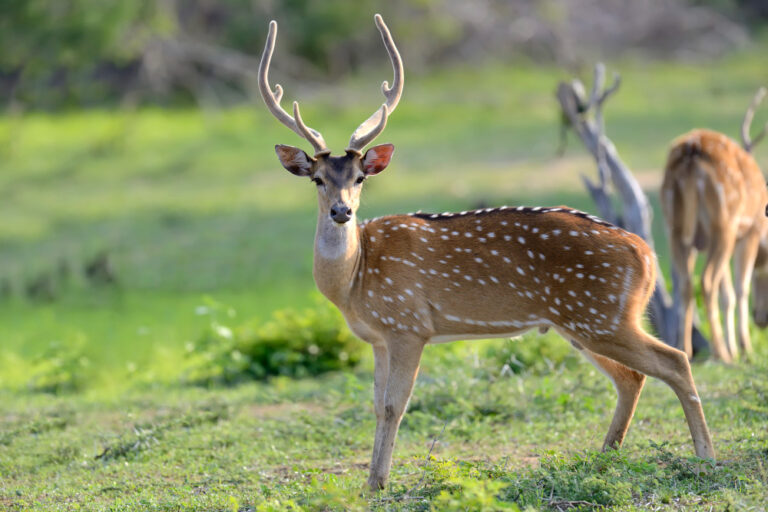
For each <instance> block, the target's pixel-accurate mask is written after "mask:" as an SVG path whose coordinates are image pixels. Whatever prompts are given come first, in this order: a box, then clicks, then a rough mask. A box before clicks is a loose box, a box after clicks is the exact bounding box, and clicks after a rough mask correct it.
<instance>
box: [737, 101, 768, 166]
mask: <svg viewBox="0 0 768 512" xmlns="http://www.w3.org/2000/svg"><path fill="white" fill-rule="evenodd" d="M766 94H768V91H767V90H766V89H765V87H761V88H759V89H758V90H757V93H755V97H754V98H752V103H750V105H749V108H748V109H747V112H746V113H745V114H744V121H743V122H742V123H741V142H742V145H743V146H744V150H745V151H746V152H747V153H749V152H751V151H752V148H754V147H755V144H757V143H758V142H760V140H761V139H762V138H763V137H764V136H765V131H766V130H768V123H765V126H763V129H762V130H761V131H760V133H758V134H757V135H756V136H755V138H754V139H750V137H749V128H750V126H751V125H752V119H753V118H754V117H755V110H756V109H757V107H758V106H759V105H760V103H761V102H762V101H763V98H765V95H766Z"/></svg>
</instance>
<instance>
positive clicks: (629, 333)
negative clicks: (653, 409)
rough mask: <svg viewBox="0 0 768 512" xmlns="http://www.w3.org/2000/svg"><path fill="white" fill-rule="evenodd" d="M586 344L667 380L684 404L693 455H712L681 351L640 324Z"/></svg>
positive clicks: (689, 368) (686, 364)
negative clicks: (691, 439)
mask: <svg viewBox="0 0 768 512" xmlns="http://www.w3.org/2000/svg"><path fill="white" fill-rule="evenodd" d="M585 342H587V340H585ZM586 346H587V348H588V349H589V350H591V351H593V352H597V353H598V354H600V355H602V356H605V357H608V358H610V359H613V360H615V361H617V362H619V363H621V364H623V365H625V366H628V367H629V368H632V369H633V370H636V371H638V372H641V373H644V374H646V375H650V376H652V377H656V378H657V379H660V380H662V381H664V382H665V383H667V385H669V387H671V388H672V390H673V391H674V392H675V394H676V395H677V398H678V400H680V404H681V405H682V406H683V412H685V418H686V420H687V421H688V428H689V429H690V431H691V437H692V438H693V445H694V447H695V449H696V455H698V456H699V457H702V458H714V457H715V450H714V448H713V446H712V439H711V438H710V435H709V429H708V428H707V421H706V420H705V419H704V410H703V409H702V407H701V400H700V399H699V394H698V392H697V391H696V385H695V384H694V382H693V376H692V375H691V366H690V364H689V363H688V357H687V356H686V355H685V353H684V352H681V351H680V350H677V349H675V348H672V347H670V346H668V345H665V344H664V343H662V342H661V341H659V340H657V339H656V338H654V337H653V336H651V335H650V334H648V333H646V332H645V331H643V330H642V329H641V328H640V327H639V326H627V327H625V328H623V329H621V330H619V332H618V333H617V334H616V337H615V338H614V339H604V340H600V341H593V340H590V341H588V342H587V343H586Z"/></svg>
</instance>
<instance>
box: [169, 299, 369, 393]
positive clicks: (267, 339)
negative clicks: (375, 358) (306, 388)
mask: <svg viewBox="0 0 768 512" xmlns="http://www.w3.org/2000/svg"><path fill="white" fill-rule="evenodd" d="M219 316H220V315H219V314H213V315H212V319H211V322H210V324H209V326H208V328H207V329H206V331H205V332H204V333H203V335H202V336H201V337H200V339H199V340H198V341H197V343H195V344H190V345H189V346H188V353H189V365H188V366H189V368H188V370H187V372H186V373H185V376H184V379H185V380H186V381H188V382H193V383H200V384H234V383H237V382H241V381H245V380H252V379H265V378H267V377H271V376H277V375H282V376H288V377H297V378H298V377H308V376H314V375H320V374H322V373H326V372H329V371H334V370H343V369H348V368H353V367H355V365H357V363H358V362H359V361H360V357H361V355H362V352H363V348H364V344H363V343H361V342H360V341H359V340H358V339H356V338H355V337H354V336H353V335H352V333H351V332H350V331H349V329H348V328H347V326H346V323H345V322H344V318H343V317H342V316H341V314H340V313H339V312H338V311H337V310H336V309H335V308H334V307H333V306H332V305H331V304H330V303H328V302H327V301H321V300H318V301H317V303H316V306H315V307H314V308H308V309H305V310H302V311H295V310H282V311H277V312H275V313H274V314H273V315H272V318H271V320H269V321H268V322H267V323H265V324H263V325H254V324H246V325H245V326H242V327H239V328H232V327H229V326H228V325H225V324H224V323H222V322H221V321H220V320H219Z"/></svg>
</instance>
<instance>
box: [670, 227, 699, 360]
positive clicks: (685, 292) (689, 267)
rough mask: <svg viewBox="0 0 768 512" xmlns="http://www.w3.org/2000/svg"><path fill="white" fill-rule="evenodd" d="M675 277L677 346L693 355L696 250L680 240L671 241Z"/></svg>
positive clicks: (689, 355) (690, 355)
mask: <svg viewBox="0 0 768 512" xmlns="http://www.w3.org/2000/svg"><path fill="white" fill-rule="evenodd" d="M670 250H671V252H672V265H673V268H674V273H675V277H676V279H674V285H675V286H674V294H675V303H676V304H677V307H678V310H677V317H678V323H677V344H678V345H677V347H678V348H679V349H680V350H682V351H683V352H685V353H686V354H688V357H689V358H690V357H693V343H692V339H691V329H692V327H693V314H694V307H695V304H696V302H695V300H694V296H693V270H694V266H695V264H696V250H695V249H694V248H693V247H690V246H684V245H682V244H681V243H679V242H674V241H672V242H671V243H670Z"/></svg>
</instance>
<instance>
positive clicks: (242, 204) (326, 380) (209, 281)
mask: <svg viewBox="0 0 768 512" xmlns="http://www.w3.org/2000/svg"><path fill="white" fill-rule="evenodd" d="M764 50H765V48H764V47H763V48H758V49H755V50H754V51H752V52H751V53H745V54H742V55H736V56H731V57H729V58H728V59H726V60H723V61H721V62H716V63H707V65H695V64H691V65H681V64H664V63H647V62H631V61H630V62H623V63H621V64H620V65H617V66H616V69H617V70H618V71H620V72H621V73H622V76H623V86H622V89H621V90H620V91H619V93H618V94H617V95H616V96H615V97H614V98H613V99H612V100H611V101H610V103H609V105H608V106H607V110H606V113H605V114H606V123H607V131H608V134H609V135H610V136H611V137H612V139H613V140H614V142H615V143H616V145H617V147H618V149H619V151H620V153H621V155H622V156H623V157H624V158H625V160H626V161H627V163H628V164H629V165H630V166H631V167H632V168H633V170H634V171H635V173H636V175H637V176H638V178H639V179H640V180H641V182H642V183H643V185H644V186H645V187H646V188H647V189H648V191H649V194H650V195H651V198H652V200H654V201H655V196H656V187H657V186H658V183H659V181H660V173H661V168H662V166H663V162H664V158H665V151H666V147H667V144H668V142H669V141H670V140H671V139H672V138H673V137H674V136H676V135H678V134H680V133H683V132H684V131H686V130H688V129H690V128H692V127H694V126H707V127H711V128H715V129H718V130H721V131H724V132H725V133H728V134H730V135H733V136H735V135H736V134H737V131H738V127H739V124H740V120H741V116H742V114H743V112H744V108H745V106H746V105H747V103H748V102H749V100H750V99H751V97H752V94H753V93H754V90H755V89H756V87H757V86H758V85H759V84H761V83H764V82H765V79H766V77H765V68H764V66H763V62H764V61H763V60H761V58H760V56H761V55H762V54H764ZM383 69H385V68H382V72H381V73H378V74H376V75H375V78H372V77H371V76H366V77H361V78H359V79H355V80H352V81H350V82H348V83H344V84H339V85H337V86H334V87H333V88H323V89H321V90H320V91H319V92H318V91H315V92H313V93H312V94H310V92H309V91H307V90H302V89H300V88H299V86H298V85H296V84H290V83H289V84H284V85H286V90H287V94H288V95H289V97H288V98H287V100H290V99H292V97H290V96H291V95H292V94H296V95H297V96H298V97H299V98H301V99H303V102H302V105H303V107H302V112H303V114H304V118H305V119H306V120H307V122H308V123H309V124H311V125H312V126H314V127H316V128H319V129H320V130H321V131H322V132H323V134H324V135H325V138H326V140H327V141H329V143H330V145H331V147H333V148H343V147H344V145H345V142H346V140H347V138H348V136H349V134H350V133H351V131H352V130H353V129H354V127H356V126H357V124H358V123H359V122H360V121H361V120H362V119H364V118H365V117H367V115H368V114H369V113H370V112H371V111H372V110H373V108H374V107H375V106H376V105H378V104H380V102H381V98H380V97H379V96H378V95H377V94H378V93H377V90H378V89H377V86H378V82H379V80H381V79H383V78H386V73H384V72H383ZM274 74H275V75H276V76H278V75H279V70H277V69H276V70H275V71H274ZM566 78H568V77H567V76H566V75H564V74H562V73H561V72H558V71H554V70H549V69H541V68H534V67H530V66H529V65H519V66H501V65H498V66H493V65H491V66H487V67H483V68H478V69H473V68H464V69H452V70H447V71H443V72H440V73H437V74H431V75H424V76H419V75H417V74H416V73H411V74H409V78H408V82H407V85H406V93H405V96H404V98H403V101H402V103H401V105H400V106H399V108H398V110H397V112H395V114H393V116H392V118H391V121H390V123H389V125H388V127H387V131H386V134H385V135H384V136H383V137H382V138H381V141H382V142H393V143H395V145H396V148H397V149H396V154H395V157H394V161H393V164H392V166H391V167H390V168H389V169H388V170H387V171H386V172H385V173H384V174H383V175H381V176H380V177H377V178H376V179H374V180H369V182H367V184H366V191H365V193H364V198H363V199H364V204H363V206H362V208H361V212H360V214H361V217H372V216H376V215H381V214H384V213H392V212H404V211H414V210H419V209H421V210H425V211H444V210H451V209H466V208H469V207H474V206H476V205H479V204H528V205H533V204H561V203H566V204H570V205H572V206H575V207H577V208H581V209H585V210H589V211H593V209H592V207H591V204H590V202H589V199H588V198H587V197H586V195H585V193H584V191H583V187H582V186H581V184H580V180H579V174H580V173H587V174H592V173H593V172H594V164H593V163H592V162H591V160H590V159H589V158H588V157H587V156H586V155H585V153H584V152H583V150H581V148H579V147H578V146H577V144H576V143H575V142H574V139H573V137H572V136H571V143H570V147H569V149H568V153H567V155H566V157H565V158H560V159H558V158H556V157H555V156H554V153H555V150H556V147H557V132H558V124H557V123H558V120H559V113H558V110H557V105H556V103H555V101H554V95H553V93H554V89H555V87H556V83H557V81H558V80H559V79H566ZM340 91H341V92H342V94H343V95H340ZM304 98H306V99H304ZM287 100H286V102H287ZM761 119H764V115H763V116H758V119H756V123H755V125H756V126H757V125H758V124H760V122H761ZM276 143H289V144H296V145H300V146H302V147H304V146H306V144H303V143H302V142H301V141H300V140H298V138H297V137H296V136H294V135H293V134H291V133H290V132H289V131H288V130H286V129H285V128H284V127H282V126H281V125H279V124H278V123H277V122H276V121H275V120H274V119H272V118H271V117H270V116H268V115H267V114H266V113H265V109H264V108H263V106H262V105H261V104H259V105H256V106H254V107H253V108H248V107H240V108H235V109H228V110H223V111H193V110H179V111H162V110H153V109H142V110H139V111H137V112H119V111H118V112H112V111H95V112H72V113H58V114H46V113H29V114H26V115H24V116H22V117H12V116H11V117H8V116H6V117H4V118H0V199H1V200H0V288H5V286H4V284H3V283H4V281H7V282H8V284H9V285H10V287H11V293H10V295H3V298H2V299H0V301H1V302H0V306H1V307H0V340H2V341H0V343H1V344H2V350H1V351H0V508H11V509H24V510H26V509H39V510H55V509H61V510H69V509H73V510H74V509H77V508H78V507H81V508H86V509H96V510H110V509H113V510H120V509H125V508H141V509H158V510H177V509H184V508H185V507H186V508H198V509H199V508H207V509H230V508H232V509H238V508H246V509H247V508H248V507H250V508H257V507H262V506H263V507H266V508H267V509H269V508H270V507H273V508H275V509H282V508H286V507H287V506H288V503H290V502H291V501H293V502H295V503H296V504H297V505H300V506H302V507H306V508H309V509H317V508H323V507H324V506H326V507H328V508H334V507H335V506H337V505H338V506H340V507H341V506H344V505H345V506H348V507H350V508H354V507H373V508H381V509H390V508H391V509H398V508H405V509H425V508H428V507H429V506H430V505H429V503H438V502H439V503H440V505H439V507H438V505H435V506H436V507H438V508H440V509H443V510H447V509H449V508H450V507H452V506H455V507H459V508H461V507H462V506H463V507H464V508H468V509H477V508H480V506H479V505H477V503H476V504H474V505H473V504H472V503H471V502H464V504H463V505H462V504H461V503H459V504H456V503H453V504H451V500H453V499H458V498H456V496H458V494H459V493H458V490H463V495H464V499H474V500H476V501H477V502H478V503H480V502H483V501H484V500H485V501H488V500H490V501H493V500H495V499H497V498H500V499H501V500H502V503H507V504H510V503H513V502H516V503H518V504H520V506H521V507H525V506H526V505H531V506H533V507H550V508H555V509H557V508H567V507H568V506H570V505H582V506H584V507H587V508H589V507H593V506H595V505H596V504H604V505H608V506H614V507H618V508H631V507H633V506H634V507H638V508H643V507H645V506H647V505H648V504H651V505H652V506H654V507H661V508H670V509H671V508H676V507H681V506H683V507H688V508H691V509H697V508H700V507H703V506H707V507H709V506H710V505H712V506H714V507H715V508H724V507H726V506H729V505H730V506H731V508H749V507H752V506H754V507H758V508H759V507H760V506H761V504H762V503H764V502H765V496H766V484H767V482H768V479H767V478H766V471H768V470H767V469H766V457H767V455H768V453H767V452H766V449H767V448H768V440H767V439H766V434H765V423H766V414H768V413H767V411H766V408H765V407H766V395H765V393H766V389H768V381H766V378H765V375H766V369H767V367H768V363H767V362H766V354H765V353H766V350H767V349H766V345H767V344H768V339H767V338H766V336H765V335H764V334H762V333H757V332H755V333H754V339H755V343H756V345H757V346H758V349H759V351H760V353H761V355H760V357H758V358H757V359H756V361H755V362H754V363H753V364H751V365H745V366H739V367H733V368H727V367H722V366H719V365H712V364H704V365H699V366H697V367H696V369H695V372H696V378H697V381H698V382H699V387H700V392H701V393H702V395H703V396H704V397H705V402H706V403H705V405H706V407H707V413H708V414H709V421H710V423H711V426H712V429H713V434H714V436H715V439H716V445H717V448H718V450H719V452H720V460H721V461H722V462H719V463H718V465H717V466H715V467H714V468H712V469H711V471H709V472H707V473H706V474H704V475H701V476H696V475H695V474H694V472H692V471H691V469H692V468H693V464H694V462H692V461H691V460H689V459H688V457H689V456H690V454H691V453H692V450H691V448H690V440H689V436H688V434H687V430H686V428H685V425H684V421H683V418H682V411H681V410H680V408H679V407H678V405H677V404H676V402H675V399H674V397H673V395H672V393H671V391H669V390H668V389H666V388H665V387H663V386H662V385H660V384H658V383H649V385H648V388H647V390H646V392H645V395H644V399H643V400H642V401H641V405H640V409H639V411H638V416H637V420H636V422H635V425H634V427H633V429H632V431H631V432H630V438H629V440H628V447H627V449H626V450H624V451H622V452H621V454H618V455H617V454H612V455H605V456H604V455H599V454H597V453H596V452H594V451H593V450H594V449H596V448H598V447H599V445H600V443H601V437H602V434H603V430H604V429H606V428H607V424H608V422H609V420H610V411H611V409H612V403H613V402H612V400H613V398H612V391H611V389H610V386H609V384H608V382H607V381H606V380H605V379H603V378H602V377H600V376H599V375H598V374H597V373H596V372H595V371H594V370H593V369H592V368H591V367H590V366H588V365H586V364H583V363H580V362H578V360H576V359H574V358H572V357H570V356H564V355H561V356H558V357H557V358H554V359H552V361H554V362H553V363H552V364H551V365H549V366H547V365H546V364H543V363H539V364H537V365H534V366H536V367H535V368H533V369H528V370H526V371H525V372H524V376H523V377H519V376H517V375H509V374H508V373H507V372H506V370H503V369H504V365H505V364H507V365H509V364H512V366H513V367H514V364H513V363H510V361H514V360H511V359H509V357H508V356H509V354H507V353H505V352H503V351H502V352H499V350H498V349H496V348H494V347H496V346H497V345H499V344H501V345H502V346H506V345H504V344H505V343H509V342H503V341H497V342H495V344H493V343H490V344H488V343H485V342H483V343H474V344H469V343H467V344H461V343H458V344H453V345H452V346H451V347H433V348H431V349H430V350H429V354H428V355H427V361H426V363H425V365H424V369H423V374H422V376H421V379H420V382H419V385H418V389H417V395H416V397H415V398H414V400H413V402H412V407H411V409H412V411H411V412H410V413H409V415H408V417H407V419H406V421H405V424H404V426H403V431H402V434H401V437H400V441H399V443H400V444H399V448H398V451H397V461H396V466H395V469H394V470H393V471H394V472H393V482H394V483H393V487H392V488H391V489H389V490H388V491H387V492H385V493H384V494H383V495H382V496H379V497H376V498H374V499H372V500H368V499H363V498H360V500H358V501H355V500H357V498H356V496H357V494H356V493H355V492H351V491H353V490H354V491H356V490H357V489H358V488H359V487H360V485H361V484H362V482H363V480H364V474H365V471H366V467H365V466H366V464H367V459H368V451H369V449H370V443H371V439H372V432H373V419H372V414H371V412H370V409H371V407H370V400H371V399H370V392H369V391H370V390H369V388H370V380H371V377H370V361H369V360H366V361H364V363H363V364H362V366H361V367H360V368H361V369H359V370H358V373H355V374H332V375H330V376H326V377H323V378H321V379H320V380H299V381H293V380H288V379H276V380H272V381H270V382H269V383H262V384H248V385H244V386H240V387H236V388H224V389H222V388H215V387H214V388H210V389H201V388H196V387H189V386H184V385H181V384H180V381H179V375H180V374H181V373H182V371H183V369H184V364H185V354H186V352H187V347H188V346H189V343H190V342H194V341H195V340H197V339H199V338H200V336H201V335H202V333H203V332H204V331H205V329H206V328H207V327H208V326H209V324H210V318H209V316H208V315H206V314H201V312H204V311H206V309H207V308H210V307H211V305H212V304H215V305H216V307H217V308H219V309H221V310H230V309H231V311H232V315H234V316H232V315H228V322H230V323H231V324H232V325H234V326H237V325H239V324H241V323H246V322H251V321H254V320H255V321H257V322H258V321H260V320H263V319H266V318H267V317H268V316H269V315H270V313H271V312H272V311H274V310H276V309H280V308H302V307H305V306H308V305H311V304H312V301H313V298H312V293H311V292H312V290H313V289H314V285H313V282H312V278H311V239H312V233H313V229H314V224H315V219H314V215H315V213H314V210H315V199H314V192H313V187H312V185H311V184H310V183H309V182H307V181H304V180H299V179H297V178H295V177H293V176H290V175H289V174H288V173H287V172H285V171H283V170H282V169H281V168H280V167H279V164H278V162H277V159H276V158H275V156H274V152H273V150H272V147H273V146H274V144H276ZM756 156H757V158H758V160H760V161H763V162H765V161H768V146H763V147H759V148H758V149H757V151H756ZM657 211H658V210H657ZM655 228H656V234H657V236H656V241H657V248H658V249H659V252H660V257H661V259H662V262H664V261H666V244H665V242H664V237H663V230H662V229H661V224H660V213H657V215H656V221H655ZM102 251H106V252H107V253H108V254H109V256H110V258H111V260H112V262H113V264H114V266H115V272H116V276H117V284H116V285H98V284H94V283H92V282H90V281H89V280H88V279H86V278H85V277H84V275H83V272H82V269H83V266H84V265H85V264H86V263H87V262H88V261H91V260H92V259H93V258H94V256H95V255H96V254H98V253H100V252H102ZM62 268H63V269H66V271H61V270H60V269H62ZM41 280H42V281H43V282H49V283H50V284H51V286H52V292H53V295H54V298H53V299H52V300H40V299H31V298H29V297H27V296H26V295H25V293H24V288H26V287H27V286H29V285H31V284H32V283H33V282H34V281H38V282H40V281H41ZM532 339H534V338H532ZM547 339H549V338H547ZM550 341H552V342H553V343H555V342H554V340H550ZM528 343H533V344H532V345H531V346H532V347H534V350H538V348H539V345H536V344H535V343H534V342H532V341H530V340H529V341H528ZM545 343H549V342H548V341H545ZM563 346H564V345H563ZM453 347H456V348H453ZM564 348H565V350H566V351H567V347H565V346H564ZM540 361H544V360H541V359H540ZM542 365H543V366H542ZM51 378H54V379H60V380H62V381H63V382H66V383H70V384H71V386H70V387H65V388H62V389H60V391H66V392H60V393H59V394H58V395H51V394H45V393H39V392H35V391H34V389H36V388H37V389H40V388H42V389H45V388H46V385H45V382H46V379H51ZM41 383H42V384H41ZM49 387H50V386H49ZM585 388H586V389H585ZM478 397H482V398H478ZM443 425H445V431H444V432H443V433H442V434H440V432H441V430H442V428H443ZM439 434H440V435H439ZM435 437H439V442H438V443H437V444H436V445H435V448H434V450H433V451H432V456H434V457H435V460H432V461H430V462H429V463H428V464H427V465H424V463H423V462H424V460H425V456H426V454H427V453H428V452H429V445H430V444H431V442H432V440H433V439H434V438H435ZM651 441H652V442H653V443H655V444H650V442H651ZM665 443H667V444H665ZM409 490H410V491H409ZM407 491H408V492H407ZM441 493H444V494H443V495H442V498H439V499H438V495H440V494H441ZM436 500H437V501H436ZM440 500H442V501H440ZM342 504H343V505H342ZM493 506H496V505H493ZM762 506H764V505H762Z"/></svg>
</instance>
